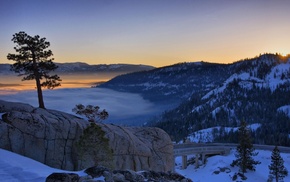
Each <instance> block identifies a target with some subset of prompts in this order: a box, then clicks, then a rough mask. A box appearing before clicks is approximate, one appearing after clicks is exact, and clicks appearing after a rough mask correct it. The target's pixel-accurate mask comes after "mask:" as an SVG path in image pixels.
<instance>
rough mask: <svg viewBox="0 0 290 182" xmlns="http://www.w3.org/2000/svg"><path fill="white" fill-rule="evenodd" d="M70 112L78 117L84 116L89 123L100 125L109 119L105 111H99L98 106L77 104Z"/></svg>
mask: <svg viewBox="0 0 290 182" xmlns="http://www.w3.org/2000/svg"><path fill="white" fill-rule="evenodd" d="M72 111H73V112H75V113H76V114H78V115H84V116H85V117H86V118H88V121H89V122H96V123H101V122H102V121H103V120H105V119H107V118H108V117H109V113H108V112H107V111H106V110H105V109H104V110H102V111H100V107H99V106H92V105H87V106H84V105H83V104H77V105H76V107H75V108H73V109H72Z"/></svg>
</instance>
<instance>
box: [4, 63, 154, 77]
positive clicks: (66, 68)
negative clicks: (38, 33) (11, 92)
mask: <svg viewBox="0 0 290 182" xmlns="http://www.w3.org/2000/svg"><path fill="white" fill-rule="evenodd" d="M55 64H56V65H57V66H58V69H57V70H56V72H57V73H68V74H72V73H95V72H121V73H129V72H138V71H144V70H151V69H154V68H155V67H153V66H149V65H142V64H139V65H137V64H96V65H89V64H87V63H83V62H73V63H55ZM0 74H6V75H9V74H13V72H12V71H10V64H0Z"/></svg>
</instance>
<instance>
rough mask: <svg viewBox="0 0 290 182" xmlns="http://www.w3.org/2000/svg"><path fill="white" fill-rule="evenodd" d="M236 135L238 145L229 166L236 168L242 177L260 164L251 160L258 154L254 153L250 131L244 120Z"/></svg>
mask: <svg viewBox="0 0 290 182" xmlns="http://www.w3.org/2000/svg"><path fill="white" fill-rule="evenodd" d="M238 135H239V144H238V146H237V152H236V154H235V156H236V160H233V162H232V164H231V166H238V167H239V168H240V172H241V173H242V174H243V175H244V173H246V172H247V169H248V170H251V171H255V165H257V164H260V162H259V161H255V160H254V159H253V156H256V155H258V153H257V152H255V149H254V147H253V144H252V141H251V133H250V129H249V128H248V127H247V123H246V122H245V121H244V120H242V121H241V125H240V127H239V131H238Z"/></svg>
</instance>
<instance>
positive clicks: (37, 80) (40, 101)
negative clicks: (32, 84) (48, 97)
mask: <svg viewBox="0 0 290 182" xmlns="http://www.w3.org/2000/svg"><path fill="white" fill-rule="evenodd" d="M35 81H36V87H37V95H38V104H39V108H43V109H45V107H44V102H43V95H42V90H41V85H40V79H39V76H36V77H35Z"/></svg>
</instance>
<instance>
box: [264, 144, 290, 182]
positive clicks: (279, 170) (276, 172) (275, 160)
mask: <svg viewBox="0 0 290 182" xmlns="http://www.w3.org/2000/svg"><path fill="white" fill-rule="evenodd" d="M268 167H269V170H270V171H269V173H270V176H271V177H273V178H275V179H276V182H278V181H283V179H284V178H285V177H286V176H287V175H288V171H287V169H286V168H285V166H284V160H283V158H282V157H281V155H280V151H279V149H278V147H277V146H275V148H274V149H273V151H272V155H271V164H270V165H269V166H268Z"/></svg>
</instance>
